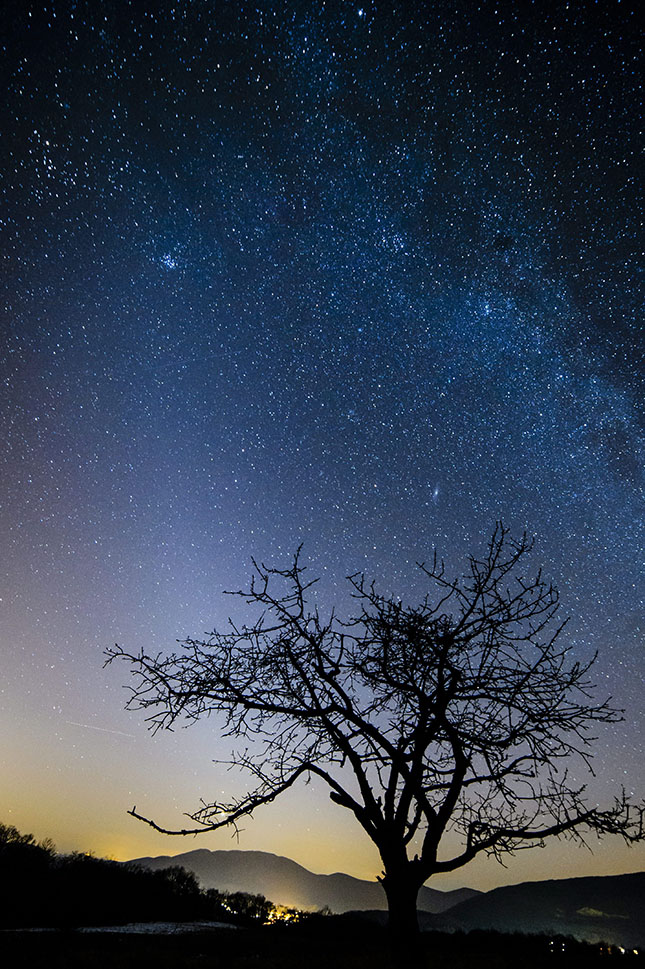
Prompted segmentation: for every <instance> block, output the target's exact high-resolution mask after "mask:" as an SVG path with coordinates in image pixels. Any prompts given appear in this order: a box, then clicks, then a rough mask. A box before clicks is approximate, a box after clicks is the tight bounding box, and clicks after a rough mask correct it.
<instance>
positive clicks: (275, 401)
mask: <svg viewBox="0 0 645 969" xmlns="http://www.w3.org/2000/svg"><path fill="white" fill-rule="evenodd" d="M142 6H143V5H142V4H139V3H129V2H126V0H122V2H114V0H111V2H110V0H109V2H105V0H103V2H100V3H99V2H98V0H93V2H92V0H89V2H85V3H84V2H76V0H73V2H70V0H59V2H55V3H26V2H22V0H20V2H16V0H10V2H8V3H5V4H4V7H3V12H2V14H1V17H2V29H1V32H0V33H1V37H2V74H1V80H2V90H3V92H4V96H3V98H2V102H3V103H2V108H1V109H0V111H1V114H0V135H1V141H0V147H1V150H2V170H3V179H2V183H1V189H0V198H1V204H0V219H1V223H0V232H1V240H2V241H1V255H2V260H3V263H2V265H3V273H2V281H1V285H2V323H1V325H2V343H1V347H0V379H1V384H0V386H1V394H2V398H1V406H0V428H1V439H2V447H1V450H0V477H1V482H2V489H1V493H0V502H1V504H0V549H1V554H0V599H1V602H0V649H1V659H2V665H1V677H0V766H1V776H2V780H1V782H0V820H1V821H4V822H5V823H12V824H15V825H17V826H18V827H19V828H20V829H21V830H25V831H33V832H34V833H35V834H36V835H37V836H38V837H46V836H52V837H53V838H54V840H55V841H56V843H57V845H58V847H59V849H61V850H71V849H76V848H78V849H82V850H94V851H96V852H97V853H98V854H104V855H110V856H113V857H117V858H128V857H133V856H136V855H142V854H168V853H171V854H172V853H176V852H180V851H186V850H190V849H192V848H196V847H209V848H236V847H241V848H249V849H250V848H258V849H263V850H268V851H274V852H276V853H278V854H284V855H288V856H290V857H292V858H294V859H295V860H296V861H299V862H300V863H301V864H304V865H306V866H307V867H309V868H311V869H313V870H316V871H335V870H343V871H347V872H349V873H351V874H355V875H358V876H361V877H374V876H375V875H376V873H377V872H378V871H379V863H378V859H377V857H376V853H375V851H374V850H373V849H372V848H371V846H370V845H369V843H368V842H367V841H366V840H365V838H364V836H363V834H362V832H361V831H360V829H359V828H358V827H357V826H356V823H355V822H353V821H352V818H351V817H350V816H349V815H348V813H347V812H346V811H345V812H344V811H343V810H342V809H341V808H338V807H335V806H334V805H332V804H330V803H329V802H328V799H327V796H326V793H325V792H324V790H322V789H321V788H318V787H317V786H316V785H315V784H312V785H310V786H309V787H303V788H302V789H301V790H300V791H298V792H292V793H290V794H289V795H287V796H286V797H285V798H284V799H283V800H282V801H278V802H277V803H276V804H275V805H273V806H272V807H270V808H267V809H265V810H264V811H263V812H262V813H258V815H257V818H256V819H255V820H252V821H249V822H248V823H247V824H246V827H245V830H244V832H243V833H242V835H241V836H240V841H239V844H238V843H237V842H235V840H231V837H230V834H229V833H227V832H226V831H224V832H219V833H217V834H215V835H207V836H205V837H204V838H202V839H200V840H199V841H197V842H195V841H194V840H190V841H185V840H183V839H182V840H177V839H169V838H164V837H163V836H161V835H156V834H155V833H154V832H152V831H150V830H149V829H147V828H145V827H144V826H143V825H141V824H140V823H138V822H136V821H135V820H133V819H132V818H130V817H128V816H127V814H126V811H127V809H128V808H130V807H132V806H133V805H134V804H136V806H137V808H138V810H139V811H141V812H142V813H146V814H148V815H152V816H154V817H155V819H156V820H157V821H159V822H160V823H161V824H164V825H165V826H169V827H177V826H181V825H182V823H183V819H182V812H183V811H187V810H194V809H196V808H197V807H198V806H199V798H200V797H204V798H205V799H207V800H212V799H213V798H215V797H218V796H219V795H220V794H221V792H222V791H225V792H226V793H227V794H229V793H231V792H235V791H241V790H245V789H246V788H245V787H244V783H245V782H244V780H243V779H240V778H239V777H238V776H237V775H236V774H234V773H226V772H225V771H224V769H223V768H221V767H218V766H217V765H215V764H213V763H212V761H213V760H214V759H215V758H218V757H220V758H221V757H226V756H227V755H228V753H229V743H228V742H227V741H225V740H222V739H221V737H220V734H219V732H218V725H217V723H216V722H210V723H205V724H203V725H199V726H197V727H192V728H190V729H189V730H187V731H178V732H177V733H174V734H157V735H156V736H155V737H152V736H151V735H150V734H149V733H148V732H147V730H146V727H145V724H144V722H143V715H142V714H140V713H139V714H137V713H127V712H125V711H124V709H123V707H124V703H125V701H126V699H127V693H126V691H125V690H124V689H123V687H124V684H126V683H127V679H128V673H127V670H126V669H125V667H123V666H119V665H118V664H116V665H113V666H111V667H110V668H109V669H107V670H104V669H103V660H104V655H103V652H104V650H105V648H107V647H109V646H111V645H113V644H114V643H115V642H118V643H119V644H120V645H122V646H123V647H124V648H126V649H129V650H132V651H136V650H137V649H138V648H139V647H141V646H144V647H145V648H146V649H147V650H148V651H150V650H153V651H154V650H155V649H163V648H171V647H173V645H174V642H175V640H176V639H180V638H182V637H183V636H186V635H189V634H192V635H202V634H203V633H206V632H207V631H209V630H211V629H212V628H213V627H214V626H221V625H223V624H224V622H225V620H226V617H227V616H228V615H229V614H234V615H236V616H238V618H239V617H243V616H244V613H243V610H242V609H241V608H240V606H239V605H238V604H237V603H236V601H235V600H230V599H226V598H224V597H223V596H222V595H221V593H222V590H224V589H235V588H239V587H240V586H243V585H244V584H245V583H246V580H247V578H248V576H249V574H250V558H251V556H252V555H256V556H257V557H259V558H260V559H264V560H265V561H267V562H268V563H271V564H276V565H285V564H288V563H289V561H290V558H291V555H292V553H293V552H294V550H295V549H296V547H297V546H298V545H299V544H300V543H304V550H303V559H304V561H305V562H307V563H308V564H309V565H310V568H311V575H312V576H313V575H320V576H321V583H320V584H319V586H318V589H319V592H318V595H319V601H320V603H321V604H322V606H323V608H328V607H329V606H330V605H331V604H332V603H334V602H338V603H339V604H340V607H341V609H342V608H344V607H345V606H346V604H347V590H346V583H345V580H344V577H345V576H346V575H347V574H348V573H350V572H355V571H356V570H365V571H366V572H367V574H368V575H369V576H370V577H371V578H374V579H376V580H377V581H378V583H379V586H380V588H381V589H382V590H383V591H391V592H392V593H397V594H401V595H403V596H404V597H407V596H409V597H410V601H413V600H414V598H415V597H416V596H418V595H420V594H421V593H422V591H423V588H424V587H423V583H422V582H421V577H420V575H419V573H418V570H417V569H416V568H415V562H416V561H418V560H420V559H424V558H427V557H428V556H429V555H431V554H432V550H433V548H434V547H435V546H436V547H437V548H438V549H439V551H440V553H441V554H443V555H444V556H445V558H446V561H447V563H448V566H449V568H453V567H454V568H459V567H460V566H461V564H462V563H463V561H464V558H465V556H467V554H468V553H469V552H476V551H479V550H481V549H482V547H483V544H484V543H485V540H486V539H487V538H488V537H489V536H490V534H491V532H492V529H493V527H494V523H495V521H496V519H499V518H502V519H503V520H504V522H505V524H506V525H508V526H509V527H510V528H511V529H512V531H513V532H514V533H515V534H520V533H521V532H522V531H523V530H524V529H526V530H527V531H528V532H529V534H530V535H532V536H534V537H535V552H534V562H535V564H536V566H537V565H540V564H542V565H543V566H544V570H545V574H546V575H547V577H548V578H549V579H552V580H553V581H554V582H555V584H556V585H557V586H558V587H559V589H560V592H561V597H562V603H563V605H562V615H563V617H564V616H565V615H570V616H571V622H570V624H569V626H568V629H567V634H566V635H567V637H568V641H569V642H570V644H571V646H572V648H573V649H574V651H575V653H576V655H577V656H580V657H581V658H582V657H588V656H589V655H591V654H593V652H594V651H596V650H597V651H598V654H599V657H598V662H597V666H596V675H595V678H596V681H597V682H598V684H599V687H600V695H602V696H605V695H607V694H611V695H613V697H614V700H615V702H616V703H617V705H619V706H621V707H624V708H625V718H626V719H625V722H624V723H623V724H619V725H617V726H613V727H607V728H603V729H602V731H601V732H600V734H599V739H598V741H597V744H596V748H597V756H596V758H595V764H596V774H597V776H596V778H595V779H593V778H592V780H591V784H590V797H591V800H592V801H594V802H595V799H596V798H598V799H600V800H601V801H602V802H603V803H604V802H606V801H607V800H608V799H609V798H610V795H611V793H612V791H615V790H616V789H617V788H618V787H619V786H620V785H621V784H625V786H626V788H627V790H628V792H634V794H635V795H636V796H639V795H640V796H643V795H645V767H644V759H645V744H644V742H643V737H644V735H645V714H644V712H643V711H644V707H645V703H644V701H645V651H644V646H645V643H644V632H643V631H644V619H643V615H644V606H645V601H644V600H645V575H644V571H645V566H644V560H645V551H644V550H645V515H644V511H645V506H644V497H645V459H644V442H645V393H644V389H645V388H644V383H645V364H644V341H643V333H642V323H641V317H640V315H639V310H640V308H641V305H642V294H641V293H640V292H639V288H638V281H639V280H638V270H639V268H641V269H642V261H641V260H639V256H640V255H641V252H642V235H641V234H640V233H639V230H640V229H641V215H640V213H641V211H642V206H641V199H640V197H639V194H640V184H639V176H640V170H639V168H638V167H637V165H638V161H637V159H638V149H639V148H640V142H639V140H638V122H639V114H640V104H641V96H642V92H641V89H640V76H639V72H640V68H641V67H642V64H641V63H639V56H640V47H641V38H640V37H639V35H638V33H637V30H636V23H635V20H636V18H635V12H636V10H637V6H636V5H635V4H631V3H620V2H615V0H603V2H602V3H592V2H569V3H564V2H560V3H518V2H516V3H503V2H498V3H495V2H490V3H473V2H467V0H463V2H460V3H458V2H454V3H449V2H444V3H414V2H408V3H378V4H377V3H369V2H364V3H362V4H358V3H356V4H355V3H351V2H335V3H331V2H327V3H325V2H322V0H319V2H317V3H313V2H292V0H283V2H266V3H242V2H231V0H228V2H226V0H210V2H205V0H204V2H200V0H192V2H190V0H184V2H179V0H178V2H175V3H172V2H157V3H151V4H149V5H147V9H142ZM639 247H640V248H639ZM576 776H577V775H576ZM643 869H645V848H638V849H632V850H631V851H628V850H627V849H624V848H623V847H622V846H621V844H620V843H616V842H613V841H612V842H607V843H606V844H604V845H601V846H600V848H599V849H598V850H597V851H596V853H595V854H594V855H591V854H589V853H587V852H585V851H583V850H581V849H580V848H571V847H565V848H563V847H562V846H561V845H558V844H557V843H556V846H555V848H554V849H545V850H543V851H537V852H535V851H534V852H528V853H521V854H520V855H519V857H518V859H517V860H516V861H513V862H511V864H510V867H509V869H507V870H505V869H503V868H500V867H499V866H497V865H496V864H495V863H494V862H488V861H482V862H477V863H476V864H474V865H472V866H470V868H468V869H465V870H463V871H461V872H458V873H456V875H453V876H450V877H446V878H444V879H442V880H438V881H437V882H436V884H437V887H453V886H457V885H464V884H468V885H471V886H472V887H480V888H487V887H490V886H492V885H494V884H501V883H508V882H513V881H520V880H523V879H526V878H529V877H536V878H547V877H554V876H555V877H558V876H560V877H563V876H567V875H576V874H581V873H603V872H610V871H611V872H623V871H630V870H643Z"/></svg>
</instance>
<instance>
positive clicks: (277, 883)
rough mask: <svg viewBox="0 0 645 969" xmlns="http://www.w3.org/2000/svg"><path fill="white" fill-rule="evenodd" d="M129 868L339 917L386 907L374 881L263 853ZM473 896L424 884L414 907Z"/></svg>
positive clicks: (207, 855) (182, 857) (191, 854)
mask: <svg viewBox="0 0 645 969" xmlns="http://www.w3.org/2000/svg"><path fill="white" fill-rule="evenodd" d="M129 864H139V865H143V866H144V867H146V868H153V869H158V868H167V867H168V866H170V865H180V866H181V867H182V868H186V869H187V870H189V871H192V872H193V873H194V874H195V875H196V876H197V878H198V879H199V881H200V883H201V885H202V887H203V888H217V889H219V890H220V891H229V892H235V891H242V892H250V893H252V894H261V895H264V896H266V897H267V898H270V899H271V901H272V902H275V903H276V904H279V905H289V906H293V907H295V908H303V909H320V908H324V907H328V908H330V909H331V911H332V912H335V913H338V914H340V913H343V912H348V911H353V910H355V909H377V910H382V911H384V910H385V909H386V908H387V901H386V898H385V893H384V891H383V889H382V888H381V885H380V884H379V883H378V882H377V881H374V882H371V881H368V880H366V879H362V878H355V877H354V876H353V875H347V874H345V873H344V872H333V873H332V874H329V875H320V874H316V873H314V872H312V871H310V870H309V869H308V868H305V867H304V866H303V865H300V864H298V862H296V861H293V860H292V859H291V858H286V857H284V856H283V855H275V854H272V853H270V852H267V851H242V850H228V851H226V850H218V851H210V850H209V849H208V848H196V849H195V850H193V851H187V852H183V853H182V854H179V855H157V856H155V857H151V856H146V857H143V858H133V859H132V860H131V861H130V862H129ZM478 894H479V892H477V891H476V890H475V889H470V888H460V889H456V890H454V891H448V892H442V891H440V890H439V889H436V888H427V887H425V886H424V887H423V888H422V889H421V891H420V892H419V909H420V910H421V911H426V912H432V913H434V914H438V913H441V912H445V911H447V909H449V908H452V907H453V906H454V905H456V904H458V903H459V902H462V901H465V900H467V899H468V898H471V897H473V896H475V895H478Z"/></svg>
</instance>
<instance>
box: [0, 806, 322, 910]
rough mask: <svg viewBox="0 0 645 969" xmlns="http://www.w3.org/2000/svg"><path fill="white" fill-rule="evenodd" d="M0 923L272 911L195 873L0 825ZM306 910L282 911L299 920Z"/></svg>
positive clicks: (261, 901) (263, 903) (268, 904)
mask: <svg viewBox="0 0 645 969" xmlns="http://www.w3.org/2000/svg"><path fill="white" fill-rule="evenodd" d="M0 884H1V885H2V888H3V895H4V901H3V904H2V906H0V927H2V928H27V927H32V926H39V927H57V928H67V927H69V928H71V927H75V926H84V925H97V926H98V925H119V924H124V923H126V922H158V921H172V922H190V921H218V922H230V923H233V924H240V925H251V924H255V925H257V924H262V923H264V922H267V921H269V920H270V919H271V917H272V915H275V913H276V912H277V910H276V909H275V907H274V906H273V904H272V903H271V902H270V901H268V900H267V899H266V898H264V896H263V895H249V894H247V893H245V892H234V893H227V892H220V891H217V890H215V889H208V890H203V889H202V888H200V885H199V882H198V881H197V879H196V877H195V875H193V873H192V872H188V871H186V870H185V869H183V868H179V867H169V868H164V869H161V870H159V871H150V870H148V869H146V868H143V867H141V866H139V865H134V864H129V863H121V862H117V861H108V860H106V859H104V858H96V857H94V856H93V855H88V854H82V853H79V852H74V853H72V854H68V855H64V854H59V853H57V852H56V850H55V847H54V844H53V843H52V842H51V841H49V840H46V841H41V842H37V841H36V839H35V838H34V837H33V835H31V834H21V832H20V831H18V829H17V828H14V827H12V826H11V825H5V824H0ZM303 914H304V913H298V912H295V911H291V912H289V913H287V915H290V917H291V918H293V919H294V920H296V919H297V918H298V917H299V916H300V917H302V915H303Z"/></svg>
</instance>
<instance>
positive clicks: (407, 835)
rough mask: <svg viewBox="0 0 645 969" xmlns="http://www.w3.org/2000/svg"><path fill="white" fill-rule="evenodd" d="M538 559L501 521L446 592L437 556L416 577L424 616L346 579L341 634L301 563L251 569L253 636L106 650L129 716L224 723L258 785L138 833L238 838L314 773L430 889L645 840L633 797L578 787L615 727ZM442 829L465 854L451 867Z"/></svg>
mask: <svg viewBox="0 0 645 969" xmlns="http://www.w3.org/2000/svg"><path fill="white" fill-rule="evenodd" d="M530 550H531V543H530V541H529V540H528V539H527V537H526V535H524V536H523V537H522V538H521V539H519V540H517V541H516V540H513V539H512V538H511V537H510V536H509V534H508V532H507V530H506V529H505V528H504V527H503V526H502V525H501V524H498V525H497V527H496V529H495V531H494V534H493V536H492V538H491V540H490V542H489V544H488V546H487V548H486V551H485V553H484V555H483V556H482V557H481V558H476V557H470V559H469V561H468V568H467V571H466V573H465V574H464V575H463V576H461V577H459V578H456V579H452V578H449V577H448V576H447V575H446V573H445V570H444V568H443V565H442V564H441V563H440V562H439V561H438V560H437V558H436V556H435V558H434V559H433V561H432V563H431V564H429V565H428V564H422V565H421V566H420V568H421V569H422V571H423V573H424V575H425V578H426V580H427V582H428V586H429V592H428V595H427V596H426V598H425V599H423V601H422V602H421V603H420V604H418V605H416V606H414V607H410V606H408V605H406V604H404V603H403V602H401V601H399V600H398V599H397V598H393V597H388V596H386V595H383V594H382V593H381V592H379V591H378V590H377V588H376V586H375V585H374V584H372V583H369V582H367V580H366V579H365V578H364V577H363V576H362V575H353V576H351V577H350V578H349V582H350V583H351V587H352V594H353V597H354V600H355V602H356V610H355V615H354V616H353V617H352V618H350V619H349V620H345V621H341V620H339V619H338V618H337V617H336V616H335V615H334V614H333V613H332V614H331V615H330V616H328V617H327V618H323V617H322V616H321V615H320V613H319V611H318V610H317V609H310V608H309V607H308V605H307V595H308V591H309V590H310V588H311V586H312V585H313V584H314V582H313V581H310V580H307V579H306V576H305V568H304V567H303V566H302V565H301V564H300V557H299V553H297V554H296V555H295V557H294V560H293V562H292V564H291V565H290V566H289V567H288V568H286V569H279V568H273V567H266V566H264V565H261V564H259V563H257V562H254V563H253V564H254V569H255V573H254V576H253V579H252V582H251V586H250V589H248V590H247V591H246V592H244V591H240V592H237V593H234V594H235V595H238V596H241V597H242V598H244V599H245V600H246V602H247V603H248V604H249V605H250V606H256V607H259V608H260V611H261V614H260V615H259V617H258V618H257V620H256V621H255V622H254V624H253V625H244V626H241V627H238V626H236V625H234V624H231V625H230V627H229V628H228V629H227V630H226V631H225V632H214V633H213V634H212V635H211V636H210V637H209V638H208V639H207V640H196V639H188V640H186V641H185V642H183V643H182V644H181V649H180V651H178V652H174V653H172V654H170V655H168V656H166V657H163V656H156V657H151V656H149V655H147V654H146V653H145V652H141V653H139V654H137V655H132V654H129V653H127V652H125V651H124V650H122V649H120V648H118V647H116V648H115V649H114V650H111V651H110V661H111V660H112V659H115V658H121V659H125V660H127V661H129V662H130V663H131V664H132V665H133V668H134V672H135V675H136V678H137V685H136V686H135V688H134V689H133V694H132V698H131V701H130V706H134V707H139V708H143V709H144V710H146V711H148V719H149V722H150V724H151V726H152V727H153V729H159V728H166V729H168V728H172V726H173V725H174V724H175V723H176V722H177V721H178V720H180V719H181V720H186V719H187V720H189V721H190V720H198V719H200V718H202V717H203V716H205V715H209V714H217V715H218V716H219V717H220V720H219V722H220V724H221V726H222V728H223V732H224V734H225V735H228V736H230V737H231V738H235V739H236V740H237V741H238V742H239V741H241V743H242V745H243V748H244V749H243V750H242V751H238V753H237V754H236V755H235V763H236V764H238V765H239V766H240V767H242V768H244V769H245V770H247V771H248V772H249V773H250V774H251V775H252V777H253V785H252V788H251V790H250V791H249V793H248V794H247V795H245V796H244V797H242V798H240V799H238V800H235V801H231V802H230V803H219V802H213V803H210V804H204V805H202V807H200V808H199V809H198V810H197V811H195V812H193V813H191V814H190V815H189V817H190V818H191V819H192V821H193V822H194V827H191V828H187V829H186V828H185V829H180V830H178V831H168V829H165V828H162V827H160V826H159V825H158V824H157V823H156V822H154V821H152V820H150V819H148V818H142V820H144V821H146V822H147V823H148V824H151V825H152V826H153V827H155V828H157V830H160V831H167V833H171V834H187V833H197V832H201V831H209V830H214V829H216V828H219V827H222V826H223V825H236V824H237V823H238V822H239V821H240V819H242V818H243V817H244V816H246V815H249V814H251V813H252V812H253V811H255V810H256V809H257V808H258V807H259V806H261V805H262V804H265V803H268V802H270V801H273V800H274V799H275V798H276V797H278V796H279V795H280V794H281V793H282V792H284V791H285V790H287V789H288V788H289V787H291V785H293V784H294V783H295V782H296V781H297V780H298V779H299V778H301V777H305V778H308V777H310V776H317V777H319V778H321V779H322V780H323V781H325V782H326V784H327V785H328V787H329V789H330V796H331V798H332V800H333V801H335V802H336V803H337V804H339V805H341V806H343V807H345V808H347V809H348V810H350V811H352V813H353V814H354V815H355V817H356V819H357V821H358V822H359V824H360V825H361V826H362V827H363V829H364V830H365V831H366V833H367V834H368V835H369V837H370V838H371V839H372V840H373V842H374V843H375V844H376V846H377V847H378V849H379V851H380V854H381V858H382V859H383V864H384V870H385V877H386V878H387V876H388V872H391V871H392V870H394V869H396V868H397V866H398V867H401V866H405V865H408V866H414V870H415V872H416V876H415V877H416V878H417V880H418V882H419V884H421V883H422V882H423V881H425V880H426V879H427V878H428V877H430V875H432V874H433V873H436V872H446V871H452V870H454V869H456V868H458V867H460V866H461V865H463V864H465V863H466V862H468V861H470V860H471V859H472V858H474V857H475V856H476V855H477V854H479V853H480V852H486V853H488V854H492V855H494V856H496V857H498V858H500V857H501V856H502V855H503V854H504V853H505V852H510V851H514V850H516V849H518V848H522V847H529V846H531V845H533V844H537V843H541V842H542V841H543V840H544V839H545V838H547V837H549V836H568V837H574V838H579V839H583V838H584V837H585V834H586V833H588V832H589V831H596V832H598V833H617V834H621V835H622V836H623V837H624V838H626V839H627V840H636V839H638V838H641V837H642V836H643V820H642V819H643V814H642V810H641V809H634V808H632V807H630V805H629V804H628V803H627V802H626V800H625V797H624V794H620V795H619V796H618V797H617V798H616V800H615V803H614V804H613V806H611V807H609V808H607V809H605V810H601V809H599V808H597V807H594V806H587V805H586V803H585V799H584V794H585V789H584V787H583V786H580V785H576V784H573V783H571V782H570V781H569V776H568V774H567V769H566V765H567V763H568V762H569V761H570V760H571V758H578V759H581V760H582V762H583V763H584V764H585V765H586V766H587V767H588V766H589V760H590V756H591V742H592V740H593V729H594V727H595V726H596V725H597V724H598V723H612V722H616V721H618V720H620V719H621V715H620V712H619V711H617V710H615V709H614V708H613V707H611V706H610V705H609V703H608V702H606V701H596V700H594V698H593V688H592V683H591V680H590V678H589V671H590V667H591V666H592V664H593V659H592V660H591V661H590V662H587V663H580V662H577V661H575V660H573V658H572V656H571V651H570V649H569V648H567V646H566V645H563V644H562V641H563V639H564V637H562V635H561V634H562V630H563V628H564V625H565V623H563V622H559V620H558V618H557V612H558V605H559V602H558V594H557V592H556V590H555V589H554V588H553V587H552V586H551V585H549V584H548V583H547V582H545V580H544V579H543V577H542V574H541V573H540V572H538V573H537V574H536V575H534V576H532V577H526V576H525V575H524V572H523V568H524V566H525V562H526V557H527V554H528V553H529V552H530ZM314 581H315V580H314ZM131 813H132V814H133V815H134V816H135V817H139V818H141V815H139V814H138V813H137V811H136V809H133V810H132V811H131ZM448 831H452V832H453V833H456V835H457V836H458V844H459V845H460V847H459V848H458V850H457V851H456V852H454V851H453V853H452V854H450V853H448V854H442V852H441V850H440V848H441V846H442V841H443V839H444V836H445V834H446V833H447V832H448ZM453 842H454V839H451V843H453ZM444 844H445V842H444ZM412 851H413V852H414V857H413V858H411V857H410V853H411V852H412Z"/></svg>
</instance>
